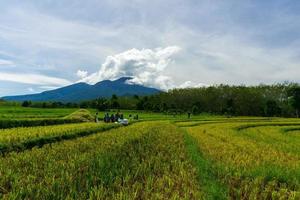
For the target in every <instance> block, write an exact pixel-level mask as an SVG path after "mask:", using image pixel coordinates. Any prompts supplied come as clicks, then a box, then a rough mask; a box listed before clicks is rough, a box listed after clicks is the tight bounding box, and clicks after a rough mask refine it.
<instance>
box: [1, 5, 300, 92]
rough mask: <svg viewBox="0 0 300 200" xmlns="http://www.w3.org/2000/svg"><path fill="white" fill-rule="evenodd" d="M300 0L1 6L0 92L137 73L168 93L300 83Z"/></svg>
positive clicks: (36, 89) (38, 89)
mask: <svg viewBox="0 0 300 200" xmlns="http://www.w3.org/2000/svg"><path fill="white" fill-rule="evenodd" d="M299 10H300V1H296V0H293V1H291V0H290V1H289V0H280V1H279V0H272V1H271V0H264V1H261V0H243V1H237V0H165V1H158V0H151V1H146V0H127V1H119V0H101V1H98V0H86V1H80V0H73V1H71V0H60V1H51V0H45V1H35V0H23V1H16V0H10V1H5V0H0V85H1V86H0V96H4V95H15V94H27V93H37V92H41V91H44V90H49V89H53V88H57V87H61V86H65V85H68V84H72V83H75V82H78V81H85V82H88V83H91V84H92V83H95V82H97V81H100V80H103V79H116V78H118V77H121V76H133V77H134V80H133V81H134V82H135V83H139V84H144V85H147V86H153V87H159V88H162V89H168V88H173V87H194V86H201V85H212V84H220V83H225V84H247V85H254V84H260V83H266V84H270V83H277V82H283V81H292V82H299V81H300V65H299V63H300V62H299V61H300V11H299Z"/></svg>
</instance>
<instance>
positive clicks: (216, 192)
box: [184, 132, 228, 200]
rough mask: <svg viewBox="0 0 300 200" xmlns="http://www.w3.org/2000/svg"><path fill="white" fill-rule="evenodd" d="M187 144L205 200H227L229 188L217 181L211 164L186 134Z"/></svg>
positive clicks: (192, 139)
mask: <svg viewBox="0 0 300 200" xmlns="http://www.w3.org/2000/svg"><path fill="white" fill-rule="evenodd" d="M184 138H185V144H186V148H187V151H188V153H189V158H190V159H191V161H192V163H193V164H194V165H195V166H196V168H197V175H198V182H199V183H200V186H201V190H202V191H203V193H204V198H205V199H208V200H211V199H215V200H217V199H220V200H221V199H227V196H228V191H227V188H226V187H225V186H224V185H223V184H222V183H220V182H218V180H217V176H216V174H214V171H213V165H212V164H211V162H210V161H209V160H207V159H205V157H204V156H203V155H202V153H201V151H199V147H198V145H197V143H196V141H195V139H194V138H192V137H191V136H190V135H189V134H188V133H187V132H185V134H184Z"/></svg>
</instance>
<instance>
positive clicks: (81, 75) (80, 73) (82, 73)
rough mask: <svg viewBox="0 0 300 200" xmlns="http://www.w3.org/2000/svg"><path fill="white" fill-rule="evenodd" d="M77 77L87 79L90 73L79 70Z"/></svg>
mask: <svg viewBox="0 0 300 200" xmlns="http://www.w3.org/2000/svg"><path fill="white" fill-rule="evenodd" d="M76 75H77V76H78V77H79V78H81V79H82V78H85V77H87V75H88V72H87V71H84V70H78V71H77V73H76Z"/></svg>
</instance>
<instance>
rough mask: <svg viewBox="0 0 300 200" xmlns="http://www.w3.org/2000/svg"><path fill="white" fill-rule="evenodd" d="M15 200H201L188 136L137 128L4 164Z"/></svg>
mask: <svg viewBox="0 0 300 200" xmlns="http://www.w3.org/2000/svg"><path fill="white" fill-rule="evenodd" d="M0 174H1V176H0V186H1V187H0V188H1V189H0V195H2V197H3V198H10V199H199V198H200V197H201V193H200V192H199V190H198V189H199V188H198V184H197V182H196V181H195V169H194V168H193V167H192V166H191V164H190V163H189V162H188V161H187V154H186V151H185V146H184V140H183V135H182V134H181V132H180V130H179V129H177V128H176V127H175V126H173V125H170V124H168V123H159V122H157V123H138V124H134V125H132V126H129V127H126V128H121V129H117V130H112V131H109V132H107V133H106V134H97V135H93V136H90V137H86V138H81V139H77V140H72V141H67V142H63V143H59V144H56V145H52V146H49V145H47V146H44V147H43V148H42V149H33V150H31V151H28V152H24V153H19V154H18V153H12V154H10V155H8V156H6V157H5V158H1V159H0Z"/></svg>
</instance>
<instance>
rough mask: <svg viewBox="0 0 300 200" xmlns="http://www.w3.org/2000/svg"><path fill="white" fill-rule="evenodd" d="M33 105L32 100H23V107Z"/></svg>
mask: <svg viewBox="0 0 300 200" xmlns="http://www.w3.org/2000/svg"><path fill="white" fill-rule="evenodd" d="M30 105H31V101H23V103H22V106H23V107H29V106H30Z"/></svg>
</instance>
